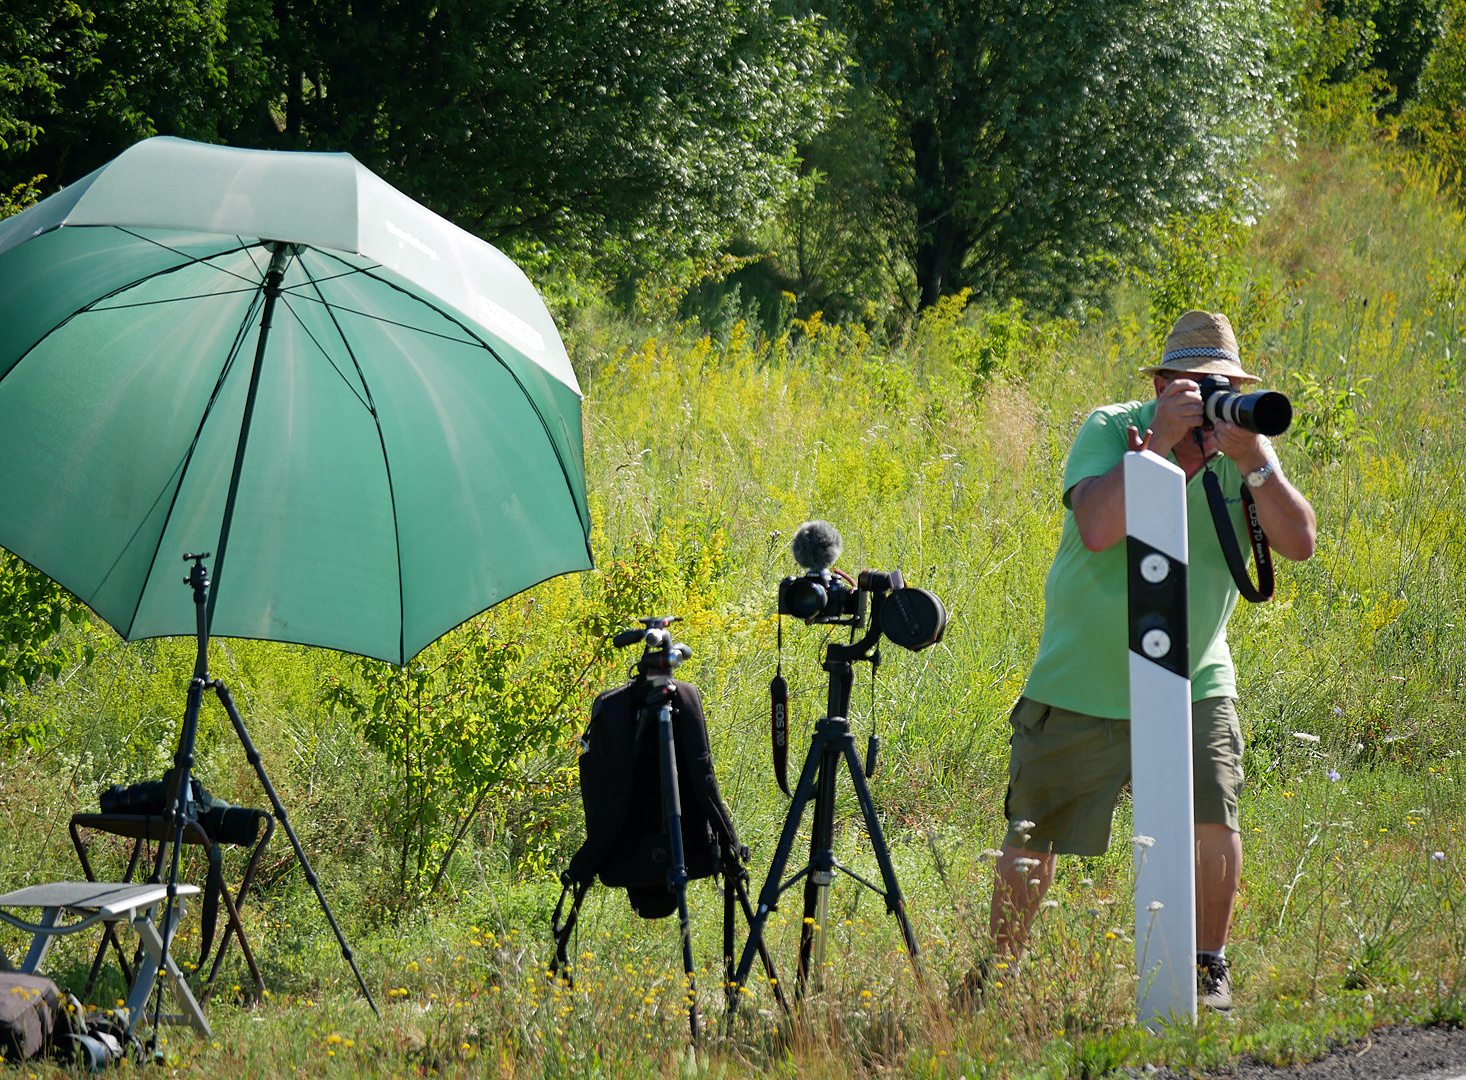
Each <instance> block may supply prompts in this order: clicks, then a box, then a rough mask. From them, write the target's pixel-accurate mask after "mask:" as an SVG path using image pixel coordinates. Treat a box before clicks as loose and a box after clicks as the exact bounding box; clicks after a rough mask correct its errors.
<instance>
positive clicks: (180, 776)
mask: <svg viewBox="0 0 1466 1080" xmlns="http://www.w3.org/2000/svg"><path fill="white" fill-rule="evenodd" d="M208 557H209V553H208V552H203V553H202V554H199V555H185V556H184V557H183V558H184V561H185V562H187V561H190V560H192V562H193V568H192V569H191V570H190V571H189V572H188V577H187V578H185V579H184V584H186V585H191V586H193V606H194V613H195V616H196V618H197V627H198V629H197V634H198V653H197V655H196V656H195V658H194V664H193V679H192V681H190V682H189V684H188V706H187V709H186V710H185V712H184V715H183V731H182V732H181V733H180V734H179V737H178V749H177V751H175V752H174V755H173V777H172V783H171V785H170V790H169V792H168V811H167V816H166V819H165V820H166V821H167V823H168V826H169V827H170V828H172V829H173V857H172V863H171V865H170V867H169V871H168V905H167V908H166V909H165V912H166V913H165V915H164V919H163V925H164V927H166V928H167V930H166V932H165V933H164V935H163V955H162V959H161V960H160V961H159V966H160V967H163V968H166V967H167V964H168V947H169V945H170V943H171V940H172V937H173V926H174V921H173V910H174V904H175V903H176V900H177V895H178V871H179V859H180V855H181V853H182V850H183V830H184V826H185V824H186V823H187V821H188V820H190V819H191V818H192V817H193V808H192V803H193V795H192V790H191V789H192V785H191V784H190V783H189V777H190V775H191V773H192V771H193V751H194V741H195V738H196V737H197V735H198V722H199V710H200V708H201V707H202V706H203V700H204V691H205V690H213V691H214V693H215V694H217V695H218V696H219V701H220V703H222V704H223V706H224V711H225V712H226V713H228V714H229V721H230V723H232V724H233V725H234V733H235V735H237V736H238V737H239V741H240V743H241V745H243V747H244V754H245V758H246V759H247V760H248V761H249V763H250V765H251V766H253V768H254V771H255V775H256V776H258V777H259V779H260V786H261V787H263V788H264V790H265V795H266V796H268V797H269V800H270V806H271V808H272V809H273V810H274V812H275V818H276V820H278V821H279V822H280V824H281V825H282V826H283V827H284V829H285V835H286V836H288V837H289V838H290V845H291V847H293V848H294V849H295V858H296V859H297V860H298V861H299V863H300V867H301V869H302V870H303V871H305V879H306V881H308V882H309V883H310V887H311V888H312V889H313V890H314V891H315V894H316V899H317V900H318V901H320V905H321V910H322V911H323V912H324V913H325V915H326V921H327V922H328V923H330V925H331V931H332V932H333V933H334V934H335V935H336V941H337V943H338V944H339V945H340V946H341V956H342V959H344V960H345V961H346V962H347V964H349V965H350V966H351V971H352V974H354V975H355V976H356V984H357V986H359V987H360V988H361V992H362V995H363V996H364V997H365V998H366V999H367V1004H368V1005H370V1006H371V1008H372V1012H373V1013H376V1015H377V1019H379V1020H380V1019H381V1017H382V1014H381V1013H380V1012H377V1003H376V1002H375V1001H373V1000H372V995H371V991H369V990H368V989H367V986H366V982H365V981H364V980H363V979H362V977H361V971H360V970H358V968H357V966H356V959H355V958H354V957H353V955H352V952H351V946H349V945H348V944H347V943H346V938H345V936H344V935H343V934H342V933H341V928H340V927H339V926H337V925H336V917H335V916H334V915H332V914H331V907H330V905H329V904H327V903H326V897H325V896H324V895H323V894H322V892H321V883H320V881H319V880H318V879H317V877H316V873H315V871H314V870H312V869H311V865H310V862H309V860H307V859H306V857H305V851H304V850H302V849H301V846H300V840H299V839H298V838H297V837H296V835H295V830H294V829H292V828H291V827H290V818H289V815H288V814H287V813H286V811H285V807H284V805H283V804H282V803H281V802H280V796H279V795H277V794H276V793H275V785H274V784H272V783H270V778H269V776H268V775H266V773H265V766H264V764H263V762H261V760H260V752H259V751H258V750H256V749H255V745H254V742H253V740H251V739H250V737H249V732H248V731H247V730H246V729H245V726H244V721H243V720H242V719H240V716H239V710H238V709H237V708H235V706H234V698H233V697H232V696H230V693H229V688H228V687H227V686H225V685H224V683H223V681H222V680H220V679H211V678H209V618H208V610H207V609H208V600H209V572H208V570H207V569H205V567H204V562H203V561H204V560H205V559H207V558H208ZM159 985H160V986H161V983H160V984H159ZM158 1001H159V1006H160V1005H161V1001H162V998H161V992H160V995H159V999H158ZM157 1032H158V1007H156V1006H155V1009H154V1013H153V1037H154V1038H155V1039H156V1038H157Z"/></svg>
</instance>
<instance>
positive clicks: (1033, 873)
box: [988, 843, 1057, 961]
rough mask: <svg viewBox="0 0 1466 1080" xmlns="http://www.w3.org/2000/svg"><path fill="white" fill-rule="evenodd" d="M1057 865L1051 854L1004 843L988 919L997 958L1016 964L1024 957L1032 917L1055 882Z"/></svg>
mask: <svg viewBox="0 0 1466 1080" xmlns="http://www.w3.org/2000/svg"><path fill="white" fill-rule="evenodd" d="M1056 862H1057V859H1056V857H1055V856H1053V855H1046V854H1044V853H1042V852H1038V851H1028V850H1026V849H1024V848H1020V847H1013V846H1012V845H1011V844H1007V843H1005V844H1003V854H1002V856H1001V857H1000V858H999V859H998V865H997V874H996V878H995V880H994V881H993V903H992V911H991V913H990V915H989V917H988V927H989V929H990V930H991V932H992V935H993V952H994V954H995V955H996V956H997V957H998V958H999V959H1002V960H1010V961H1015V960H1017V959H1018V958H1019V957H1020V956H1022V955H1023V947H1024V946H1025V945H1026V944H1027V943H1028V931H1029V928H1030V927H1031V926H1032V925H1033V917H1034V916H1035V915H1037V914H1038V907H1039V904H1040V903H1041V902H1042V901H1043V898H1044V893H1046V892H1048V891H1049V885H1050V884H1051V883H1052V882H1053V880H1054V864H1055V863H1056Z"/></svg>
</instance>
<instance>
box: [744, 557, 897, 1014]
mask: <svg viewBox="0 0 1466 1080" xmlns="http://www.w3.org/2000/svg"><path fill="white" fill-rule="evenodd" d="M883 576H884V575H883ZM892 576H893V577H894V576H895V575H892ZM862 579H863V581H862V584H863V585H864V584H865V580H868V579H867V575H864V574H863V575H862ZM899 580H900V579H899V577H897V578H896V582H897V583H899ZM880 586H885V587H879V586H878V587H877V588H875V589H872V590H871V591H872V592H873V593H874V599H873V603H872V611H871V626H870V629H869V630H868V631H867V632H866V634H865V636H864V637H863V638H862V639H861V640H860V641H858V642H854V643H852V644H849V645H840V644H833V643H832V644H830V645H829V646H827V647H826V657H825V662H824V665H823V666H824V669H825V671H827V672H828V673H829V677H830V689H829V697H828V701H827V705H828V710H827V711H828V715H826V716H825V718H824V719H822V720H820V721H818V722H817V723H816V724H815V728H814V738H813V740H812V741H811V743H810V747H809V754H808V755H807V756H806V757H805V759H804V768H803V769H802V770H801V772H800V775H799V783H798V785H797V786H796V787H795V789H794V795H793V803H792V804H791V805H790V807H789V812H788V814H787V815H786V816H785V818H784V828H783V832H782V833H781V834H780V836H779V844H778V847H777V848H775V850H774V859H773V863H772V865H771V866H770V867H769V876H768V879H767V880H766V881H765V882H764V887H763V889H762V890H761V891H760V893H759V897H758V907H757V908H756V909H755V911H754V914H753V920H752V922H751V924H750V926H749V933H748V943H747V944H746V945H745V946H744V949H743V956H742V958H741V959H740V961H739V964H738V970H737V971H736V972H735V974H734V980H733V985H732V986H730V987H729V1001H728V1009H729V1012H730V1013H731V1012H732V1011H733V1010H734V1009H736V1007H737V1004H738V997H739V995H740V994H741V993H742V992H743V986H744V983H745V982H746V981H747V979H748V975H749V972H750V970H751V969H752V967H753V961H754V958H755V956H757V955H758V951H759V949H760V948H762V947H763V932H764V926H765V925H766V923H767V922H768V917H769V915H770V913H771V912H773V911H776V910H778V906H779V897H780V896H781V895H782V894H783V893H784V892H785V891H787V890H788V889H790V888H792V887H793V886H794V885H795V884H796V883H797V882H799V881H801V880H803V882H804V920H803V922H802V924H801V926H800V934H799V989H800V990H801V991H802V990H803V989H804V987H805V986H806V984H807V982H808V980H809V977H810V973H811V971H813V972H814V973H815V978H816V979H818V977H819V971H820V970H821V968H822V967H823V965H824V960H825V957H824V945H825V938H826V927H827V926H828V917H829V892H830V886H831V884H833V882H834V880H835V873H836V871H839V872H840V873H843V874H845V875H847V876H849V877H851V878H853V879H855V880H856V881H857V882H859V883H860V884H861V885H863V886H865V887H866V888H868V889H870V890H872V891H873V892H875V893H877V894H878V895H879V896H881V897H882V898H883V899H884V900H885V902H886V911H887V912H889V913H890V914H891V915H894V916H895V918H896V922H897V924H898V925H899V926H900V928H901V936H902V938H903V939H904V940H905V943H906V951H907V953H908V954H909V955H910V957H911V964H912V967H913V968H914V969H915V971H916V975H917V977H918V978H920V977H921V974H922V970H921V960H920V956H919V954H918V950H917V946H916V935H915V934H914V933H913V932H912V929H911V919H910V917H909V916H908V915H907V913H906V900H905V898H904V897H903V896H902V894H901V884H900V882H898V881H897V880H896V869H895V867H894V866H893V865H892V863H891V853H890V850H889V849H888V848H887V847H886V838H885V833H884V831H883V830H882V828H881V822H880V818H879V817H878V816H877V815H876V808H875V803H874V801H872V799H871V795H870V787H869V785H867V784H866V777H867V776H868V775H869V773H870V772H872V771H874V764H875V762H874V747H875V744H874V741H873V742H872V746H871V750H872V753H871V758H870V761H869V763H868V764H869V766H870V767H869V769H868V768H867V765H865V764H862V762H861V760H860V756H859V754H857V752H856V749H855V736H854V735H852V734H851V733H850V721H849V720H848V719H847V718H846V717H847V716H848V714H849V709H850V689H851V686H852V684H853V682H854V665H855V663H856V662H858V661H864V662H866V663H869V664H871V665H872V667H875V666H878V665H879V664H880V650H879V648H877V644H878V642H879V640H880V636H881V626H882V623H881V614H882V607H883V606H884V604H885V603H886V601H887V599H888V596H887V593H886V588H889V585H887V584H886V583H885V582H880ZM842 765H843V766H844V768H845V771H846V772H848V774H849V776H850V783H851V785H852V786H853V787H854V788H855V797H856V799H857V801H858V802H859V803H860V813H861V817H862V819H863V821H864V824H865V831H866V833H867V835H869V836H870V842H871V847H872V849H873V850H874V852H875V857H876V863H877V864H878V865H879V867H880V871H881V885H876V884H874V883H873V882H871V881H868V880H867V879H866V878H864V877H862V876H861V875H859V874H857V873H856V872H855V871H854V870H851V869H850V868H849V867H848V866H845V865H843V864H841V863H840V861H839V860H838V859H836V858H835V849H834V841H835V787H836V783H837V780H838V778H839V775H840V771H841V766H842ZM811 802H813V803H814V822H813V827H812V829H811V833H810V841H809V861H808V862H807V863H806V864H805V865H804V867H803V868H802V869H800V870H798V871H796V872H795V873H794V874H793V875H792V876H791V877H789V878H788V879H787V880H782V881H781V879H783V876H784V873H785V868H786V866H787V864H788V862H789V856H790V854H791V853H792V851H793V849H794V842H795V840H796V839H797V837H798V834H799V826H800V823H801V821H802V820H803V818H804V810H805V807H806V806H807V805H808V804H809V803H811Z"/></svg>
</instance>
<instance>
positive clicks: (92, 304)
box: [0, 226, 259, 380]
mask: <svg viewBox="0 0 1466 1080" xmlns="http://www.w3.org/2000/svg"><path fill="white" fill-rule="evenodd" d="M90 227H91V226H88V228H90ZM113 227H114V228H116V226H113ZM117 231H118V232H123V233H127V235H129V236H134V237H137V239H139V240H144V241H147V242H148V243H150V244H154V245H156V246H157V247H161V248H163V249H164V250H165V251H171V252H173V254H175V255H178V256H180V257H181V258H183V259H186V260H187V261H186V262H182V263H179V264H178V265H177V266H165V267H163V268H161V269H159V270H154V271H153V272H152V273H151V274H144V275H143V276H142V277H140V278H135V279H133V280H132V281H129V282H127V283H126V284H123V285H119V286H117V288H115V289H113V290H112V291H111V292H108V293H104V294H103V295H101V296H99V297H97V298H96V299H95V300H91V301H89V302H88V303H85V304H83V305H82V306H81V307H79V308H77V309H76V310H75V311H73V312H72V313H71V314H70V315H68V316H66V318H64V319H61V320H60V321H59V322H57V323H56V325H54V326H52V327H51V328H50V329H49V330H47V331H46V332H45V333H44V334H42V335H41V336H40V337H39V338H37V339H36V341H35V343H34V344H32V345H31V346H30V347H29V348H28V349H26V351H25V352H23V353H21V354H20V355H19V356H17V357H16V358H15V362H14V363H13V364H11V365H10V368H9V370H7V371H5V372H3V373H0V380H4V379H6V378H8V377H9V376H10V374H11V373H12V372H14V371H15V369H16V368H18V367H19V366H20V365H21V362H22V361H23V360H25V358H26V357H28V356H30V354H31V353H33V352H35V351H36V349H38V348H40V347H41V345H42V344H43V343H45V342H46V341H48V340H49V339H50V338H51V335H53V334H56V333H59V332H60V331H61V330H62V329H63V328H64V327H65V326H66V325H67V324H68V323H70V322H71V320H72V319H74V318H76V317H77V316H78V315H83V314H86V313H87V312H90V311H92V310H93V309H95V308H96V306H97V305H98V304H101V303H105V302H106V301H108V300H110V299H112V298H113V297H114V296H119V295H121V294H122V293H125V292H126V291H127V290H128V289H135V288H137V287H138V286H139V285H141V284H143V283H144V282H147V281H153V280H154V279H156V278H161V277H165V276H167V275H168V274H173V273H177V272H178V271H180V270H187V269H188V268H189V267H191V266H198V265H199V264H201V263H204V264H208V266H209V269H211V270H217V271H219V273H221V274H228V275H229V276H231V277H237V278H239V280H241V281H249V278H247V277H245V276H243V275H242V274H236V273H235V272H234V271H232V270H226V269H224V268H223V267H222V266H214V265H213V264H212V263H210V262H209V259H217V258H220V257H221V256H224V255H233V254H234V253H236V252H238V251H241V250H246V249H247V248H248V247H249V246H250V245H245V248H243V249H241V248H228V249H226V250H224V251H216V252H215V253H214V254H212V255H210V256H208V258H203V259H201V258H198V257H196V256H193V255H187V254H185V253H184V252H181V251H178V250H177V249H175V248H171V247H169V246H168V245H167V244H159V243H158V242H157V241H156V240H153V239H151V238H150V237H147V236H141V235H139V234H137V233H135V232H133V231H132V230H131V229H123V228H118V229H117ZM254 287H255V288H258V287H259V285H258V283H254ZM239 291H240V292H247V291H248V290H247V289H240V290H239ZM231 292H232V290H231ZM214 295H228V294H214ZM103 310H113V309H111V308H104V309H103Z"/></svg>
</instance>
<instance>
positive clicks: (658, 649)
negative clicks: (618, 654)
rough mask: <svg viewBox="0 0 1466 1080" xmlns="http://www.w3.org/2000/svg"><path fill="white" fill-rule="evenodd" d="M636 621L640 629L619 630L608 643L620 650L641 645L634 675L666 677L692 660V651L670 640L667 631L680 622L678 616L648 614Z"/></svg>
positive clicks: (670, 636)
mask: <svg viewBox="0 0 1466 1080" xmlns="http://www.w3.org/2000/svg"><path fill="white" fill-rule="evenodd" d="M639 621H640V622H641V623H642V624H643V626H642V628H641V629H639V630H637V629H631V630H623V631H621V633H619V634H617V635H616V636H615V637H614V638H612V639H611V644H612V645H614V646H615V647H616V648H618V649H624V648H626V647H627V646H628V645H635V644H636V643H637V642H638V641H639V642H642V643H643V645H644V646H645V648H644V649H643V650H642V653H641V659H640V660H638V661H637V662H636V670H637V673H638V674H641V675H648V676H654V677H661V678H670V677H671V675H672V672H674V671H676V670H677V669H678V668H679V667H681V666H682V662H683V661H684V660H688V659H690V658H691V657H692V650H691V649H690V648H688V647H687V646H686V645H684V644H682V642H680V641H673V640H672V632H671V631H670V630H668V629H667V627H669V626H671V625H672V624H673V623H674V622H681V621H682V616H680V615H649V616H643V617H642V618H641V619H640V620H639Z"/></svg>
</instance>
